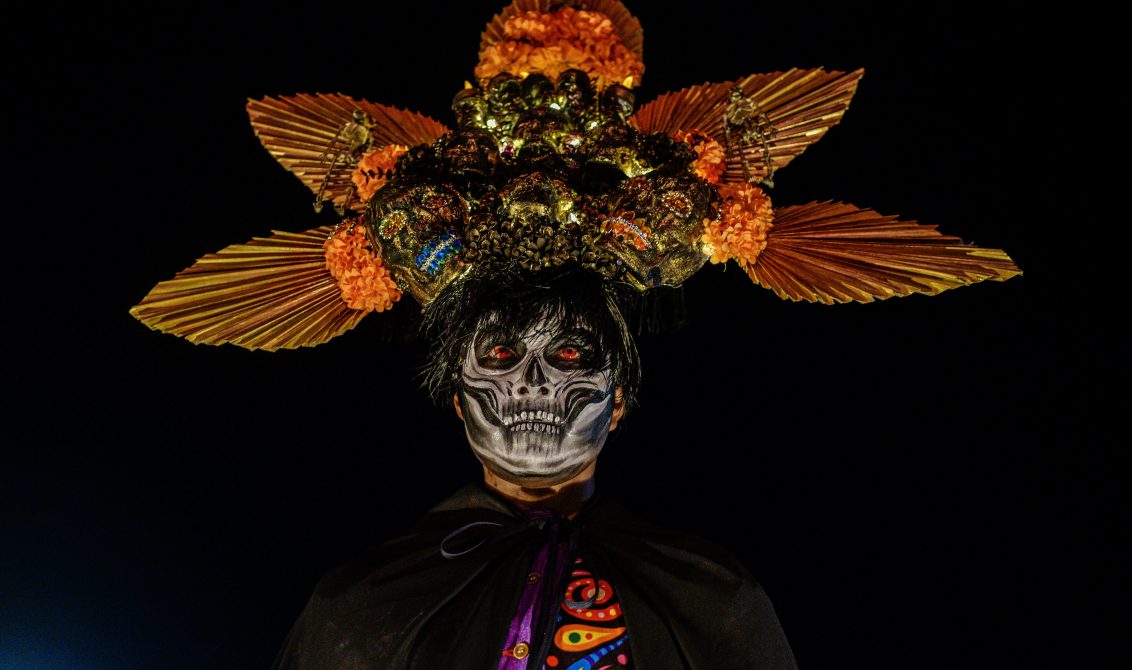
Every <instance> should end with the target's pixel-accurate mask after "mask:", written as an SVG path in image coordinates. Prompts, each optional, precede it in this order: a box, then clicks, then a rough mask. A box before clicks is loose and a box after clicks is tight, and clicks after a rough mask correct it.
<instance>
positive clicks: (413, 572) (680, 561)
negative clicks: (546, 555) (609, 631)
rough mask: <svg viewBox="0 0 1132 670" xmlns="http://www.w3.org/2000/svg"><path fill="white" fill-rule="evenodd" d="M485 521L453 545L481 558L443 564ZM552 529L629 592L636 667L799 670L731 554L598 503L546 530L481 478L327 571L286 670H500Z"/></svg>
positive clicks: (759, 593)
mask: <svg viewBox="0 0 1132 670" xmlns="http://www.w3.org/2000/svg"><path fill="white" fill-rule="evenodd" d="M474 522H491V523H490V524H476V525H473V526H470V527H469V528H467V529H465V531H464V532H461V533H458V535H459V537H456V538H451V539H449V540H448V542H447V543H446V544H445V547H446V549H448V551H450V552H452V551H454V550H455V549H459V550H461V551H463V550H468V549H471V551H468V553H466V554H464V555H462V556H460V557H459V558H454V559H453V558H445V557H444V556H442V555H441V551H440V547H441V543H442V542H444V541H445V538H446V537H448V536H449V535H451V534H452V533H453V531H457V530H458V529H461V528H463V527H465V526H467V525H468V524H472V523H474ZM496 524H498V525H496ZM563 524H565V525H568V526H569V528H568V532H566V531H564V528H565V526H564V525H563ZM548 533H557V534H558V536H557V537H559V538H563V539H564V538H565V537H567V535H569V537H570V538H571V546H574V545H576V548H577V549H578V550H580V551H581V552H582V553H583V554H584V556H585V558H586V561H587V563H588V564H589V565H590V566H592V568H593V570H594V571H595V572H596V573H597V574H599V575H601V577H602V578H604V579H607V580H608V581H609V582H611V583H612V584H613V586H614V588H615V589H616V590H617V593H618V596H619V598H620V601H621V605H622V607H623V611H624V614H623V616H624V618H625V626H627V628H628V636H629V637H628V641H627V644H628V646H629V648H630V650H631V658H632V659H633V665H634V667H635V668H638V669H639V670H668V669H670V668H671V669H676V668H688V669H695V670H728V669H730V668H735V669H736V670H738V669H739V668H742V669H743V670H751V669H755V670H759V669H768V670H779V669H787V670H788V669H794V668H796V665H795V663H794V656H793V654H792V653H791V651H790V646H789V644H788V643H787V641H786V637H785V635H784V634H783V632H782V628H781V626H779V623H778V618H777V617H776V616H775V613H774V608H773V607H772V606H771V603H770V600H769V599H768V598H767V596H766V594H765V593H764V592H763V590H762V588H761V587H760V586H759V585H758V584H757V583H756V582H755V580H754V579H753V578H752V577H751V575H750V574H749V573H748V572H747V570H746V569H745V568H744V567H743V565H742V564H741V563H739V562H738V561H737V560H736V559H735V558H734V557H732V556H731V555H730V554H729V553H727V552H726V551H724V550H723V549H721V548H719V547H717V546H715V545H713V544H711V543H708V542H706V541H703V540H700V539H697V538H694V537H691V536H688V535H685V534H682V533H677V532H673V531H670V530H666V529H663V528H659V527H656V526H652V525H648V524H646V523H644V522H642V521H640V520H639V519H637V518H636V517H635V516H634V515H632V514H631V513H630V512H629V511H628V510H626V509H625V508H624V507H622V506H621V505H619V504H618V503H616V502H614V501H613V500H610V499H606V498H602V497H597V496H595V497H594V498H593V499H591V500H590V501H589V502H588V503H587V504H586V506H585V507H584V508H583V509H582V511H581V512H580V513H579V514H578V516H577V517H575V519H574V520H573V521H572V522H566V521H562V522H560V523H559V522H555V523H553V524H548V525H546V526H542V527H540V526H538V525H533V524H532V523H531V522H529V521H528V518H527V515H526V514H524V513H523V512H521V511H519V510H517V509H515V508H514V507H512V506H511V505H509V504H508V503H506V502H505V501H503V500H502V499H500V498H498V497H496V496H495V495H494V494H492V493H490V492H488V490H487V489H486V488H485V487H483V486H482V485H475V484H473V485H470V486H467V487H465V488H463V489H461V490H460V491H459V492H457V493H456V494H455V495H453V496H452V497H451V498H449V499H447V500H445V501H444V502H442V503H441V504H440V505H438V506H436V507H435V508H433V510H432V511H430V512H429V513H428V514H427V515H426V516H425V517H424V519H423V520H422V521H421V523H420V524H419V525H418V526H417V527H416V528H415V529H414V530H413V531H412V532H411V533H410V534H409V535H407V536H405V537H402V538H400V539H397V540H394V541H391V542H388V543H386V544H385V545H383V546H381V547H380V548H378V549H376V550H374V551H373V552H371V553H370V554H368V555H366V556H364V557H362V558H361V559H360V560H358V561H355V562H353V563H351V564H349V565H346V566H343V567H340V568H337V569H335V570H333V571H331V572H330V573H328V574H327V575H326V576H325V577H323V579H322V580H321V581H320V582H319V584H318V586H317V587H316V588H315V592H314V595H313V596H312V597H311V599H310V602H309V603H308V604H307V606H306V609H305V610H304V611H303V613H302V615H301V616H300V617H299V619H298V621H296V622H295V625H294V627H293V628H292V629H291V632H290V635H289V636H288V637H287V640H286V641H285V642H284V645H283V648H282V649H281V650H280V651H279V655H278V657H277V658H276V660H275V665H274V668H275V670H347V669H349V670H378V669H381V670H385V669H387V668H393V669H397V670H401V669H409V668H411V669H414V670H417V669H421V670H424V669H428V670H437V669H439V668H445V669H446V670H464V669H468V670H473V669H474V670H495V668H496V667H498V664H499V660H500V656H501V652H502V650H503V645H504V642H505V638H506V635H507V632H508V625H509V623H510V621H511V618H512V617H513V616H514V614H515V608H516V606H517V602H518V598H519V594H520V592H521V591H522V588H523V585H524V584H525V583H526V578H527V574H528V570H529V569H530V566H531V561H532V559H533V558H534V555H535V553H536V552H537V551H538V549H539V547H541V546H542V545H543V544H544V543H546V542H547V541H548V539H550V538H548ZM481 541H482V544H478V546H477V543H479V542H481ZM454 545H458V547H457V546H454ZM473 547H474V548H473ZM557 592H558V593H561V590H559V591H557ZM532 646H535V645H534V644H532ZM531 670H540V669H539V668H535V667H533V664H532V665H531Z"/></svg>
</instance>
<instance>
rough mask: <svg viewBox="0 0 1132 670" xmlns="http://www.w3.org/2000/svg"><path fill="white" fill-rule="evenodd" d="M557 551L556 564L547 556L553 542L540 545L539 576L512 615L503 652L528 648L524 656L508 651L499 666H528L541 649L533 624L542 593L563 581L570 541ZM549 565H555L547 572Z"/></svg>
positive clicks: (535, 568) (505, 669)
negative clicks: (550, 561) (545, 588)
mask: <svg viewBox="0 0 1132 670" xmlns="http://www.w3.org/2000/svg"><path fill="white" fill-rule="evenodd" d="M543 516H550V515H549V513H547V512H540V511H534V512H531V514H530V517H531V518H532V519H537V518H540V517H543ZM557 549H558V551H557V552H556V556H557V559H558V560H557V561H555V565H554V566H548V565H547V558H548V555H549V553H550V545H549V544H544V545H543V546H542V547H540V548H539V550H538V553H536V554H535V558H534V560H533V561H531V569H530V572H531V573H538V575H539V579H538V580H537V581H535V583H534V584H531V583H529V580H528V581H527V582H524V584H523V592H522V594H521V595H520V596H519V605H518V607H517V608H516V609H515V616H514V617H512V619H511V625H510V627H509V628H508V630H507V642H506V644H505V645H504V646H503V649H502V650H500V651H501V652H512V651H513V650H514V649H515V647H516V646H517V645H519V643H525V644H526V645H528V652H527V654H526V655H524V656H523V658H515V657H514V656H512V655H511V654H507V655H505V656H503V657H502V658H500V659H499V670H526V668H527V661H529V660H530V656H529V654H531V653H534V652H535V651H537V646H538V644H539V643H540V642H541V641H540V640H532V639H531V637H532V635H533V633H532V627H533V626H534V624H535V623H536V622H535V620H534V619H535V615H536V612H538V611H539V610H540V607H539V601H540V600H541V598H540V597H539V596H540V595H541V594H542V592H543V589H544V585H548V586H547V588H551V587H553V586H554V585H555V584H558V583H560V581H561V577H562V574H563V571H564V567H565V564H566V558H567V557H566V543H565V542H563V543H560V544H559V545H558V548H557ZM548 567H549V568H551V570H549V572H551V574H549V575H548V574H547V572H548ZM549 597H554V594H549Z"/></svg>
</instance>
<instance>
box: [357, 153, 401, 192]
mask: <svg viewBox="0 0 1132 670" xmlns="http://www.w3.org/2000/svg"><path fill="white" fill-rule="evenodd" d="M408 150H409V147H406V146H401V145H400V144H387V145H385V146H383V147H381V148H379V149H374V150H373V151H370V152H369V153H367V154H366V155H364V156H362V159H361V160H360V161H358V167H357V168H355V169H354V174H353V177H352V178H353V180H354V186H355V187H356V188H357V191H358V198H360V199H361V201H362V202H368V201H369V199H370V198H372V197H373V194H374V193H377V190H378V189H379V188H381V187H382V186H385V182H387V181H389V177H391V176H392V175H393V167H394V166H395V165H397V159H398V158H400V157H401V154H403V153H405V152H406V151H408Z"/></svg>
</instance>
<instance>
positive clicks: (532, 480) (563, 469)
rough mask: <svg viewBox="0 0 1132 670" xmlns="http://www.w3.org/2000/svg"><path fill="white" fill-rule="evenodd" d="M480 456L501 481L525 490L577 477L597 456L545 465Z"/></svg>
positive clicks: (560, 460)
mask: <svg viewBox="0 0 1132 670" xmlns="http://www.w3.org/2000/svg"><path fill="white" fill-rule="evenodd" d="M488 456H489V457H485V456H483V455H481V456H480V460H481V461H482V462H483V463H484V464H485V465H487V467H488V469H489V470H491V471H492V472H493V473H495V475H496V476H498V477H499V478H500V479H503V480H505V481H508V482H511V483H512V484H516V485H518V486H522V487H524V488H541V487H546V486H554V485H556V484H562V483H563V482H567V481H570V480H571V479H573V478H574V477H577V476H578V475H579V474H580V473H581V472H582V471H583V470H585V469H586V468H587V467H589V465H590V464H591V463H593V461H594V458H595V457H596V454H594V455H593V456H592V457H589V458H576V459H565V460H563V459H559V460H555V461H552V462H543V463H531V462H525V463H513V462H510V461H508V460H506V459H501V458H495V457H491V456H494V455H493V454H491V455H488Z"/></svg>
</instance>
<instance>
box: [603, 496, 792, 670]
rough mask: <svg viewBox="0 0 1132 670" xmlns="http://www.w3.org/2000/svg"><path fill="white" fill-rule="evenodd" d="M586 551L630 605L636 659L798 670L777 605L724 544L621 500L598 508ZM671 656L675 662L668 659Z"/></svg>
mask: <svg viewBox="0 0 1132 670" xmlns="http://www.w3.org/2000/svg"><path fill="white" fill-rule="evenodd" d="M593 512H594V513H593V515H592V517H591V518H590V519H589V523H588V526H587V533H586V536H585V537H586V540H585V542H584V546H583V551H585V552H586V554H587V556H592V559H591V563H592V564H593V566H594V570H595V571H596V572H598V574H599V575H600V576H602V577H603V578H607V579H608V580H609V581H610V583H611V584H612V585H613V588H614V589H615V590H616V591H617V592H618V594H619V596H620V598H621V602H622V603H623V604H624V608H625V609H624V612H625V614H624V615H625V617H626V622H627V624H628V625H629V628H630V630H633V631H634V635H635V636H636V637H637V638H638V639H646V640H648V644H647V645H643V646H641V645H634V646H633V653H634V658H637V657H640V658H641V659H642V660H644V659H648V660H649V661H651V663H650V665H657V666H658V667H665V663H667V662H669V661H670V659H671V658H680V657H683V658H686V659H689V660H694V661H695V663H693V664H692V665H695V667H700V665H702V666H703V667H712V668H726V669H730V668H749V667H758V668H774V669H783V670H793V669H794V668H795V665H794V657H793V654H792V652H791V650H790V645H789V643H788V642H787V640H786V636H785V634H784V633H783V631H782V628H781V626H780V625H779V622H778V617H777V615H776V613H775V611H774V607H773V605H772V604H771V602H770V599H769V598H768V597H767V595H766V593H765V592H764V591H763V588H762V586H761V585H760V584H759V583H758V582H757V581H756V580H755V578H754V577H753V576H752V575H751V573H750V572H749V571H748V570H747V568H746V566H744V565H743V563H742V562H741V561H740V560H738V559H737V558H736V557H735V556H734V554H732V553H731V552H730V551H728V550H726V549H724V548H723V547H721V546H720V545H718V544H716V543H714V542H710V541H708V540H705V539H703V538H700V537H697V536H695V535H692V534H688V533H684V532H681V531H677V530H672V529H669V528H665V527H662V526H659V525H656V524H654V523H650V522H647V521H644V520H642V519H640V518H639V517H637V516H636V515H635V514H633V513H632V512H630V511H629V510H628V509H627V508H625V507H624V506H622V505H620V504H619V503H616V502H614V501H603V502H602V504H601V506H600V508H598V509H594V510H593ZM666 659H668V660H666Z"/></svg>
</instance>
